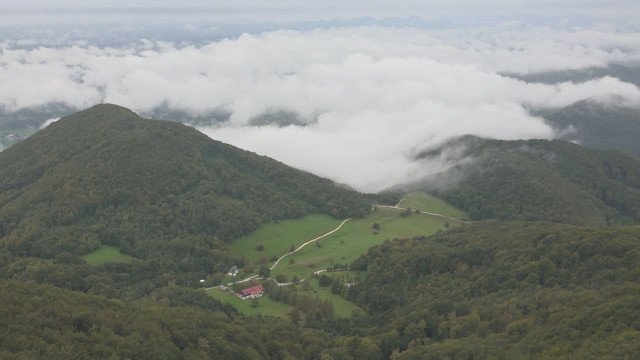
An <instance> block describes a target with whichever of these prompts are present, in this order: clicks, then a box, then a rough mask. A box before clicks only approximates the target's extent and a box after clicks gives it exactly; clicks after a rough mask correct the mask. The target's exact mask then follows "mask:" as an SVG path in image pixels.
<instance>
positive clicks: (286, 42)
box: [0, 24, 640, 191]
mask: <svg viewBox="0 0 640 360" xmlns="http://www.w3.org/2000/svg"><path fill="white" fill-rule="evenodd" d="M638 60H640V34H636V33H618V32H613V31H596V30H573V31H567V30H554V29H550V28H532V27H519V26H517V25H513V24H512V25H508V26H504V25H502V26H497V27H487V28H473V29H464V30H440V31H428V30H419V29H395V28H382V27H363V28H351V29H333V30H315V31H309V32H296V31H275V32H269V33H264V34H261V35H243V36H240V37H238V38H236V39H227V40H223V41H219V42H215V43H211V44H209V45H206V46H201V47H195V46H183V47H177V46H175V45H173V44H171V43H161V42H149V41H142V42H141V43H139V44H136V46H133V47H132V48H129V49H114V48H98V47H90V46H89V47H66V48H38V49H34V50H21V49H14V48H9V49H5V51H4V54H3V55H2V56H0V82H1V83H2V84H3V86H2V87H1V88H0V107H1V108H2V109H3V111H5V112H12V111H20V110H21V109H25V108H30V107H37V106H44V105H46V104H49V103H60V104H65V105H66V106H70V107H72V108H77V109H81V108H84V107H88V106H90V105H93V104H95V103H99V102H109V103H116V104H119V105H122V106H126V107H129V108H131V109H133V110H135V111H138V112H141V113H143V114H153V113H154V111H157V109H159V108H161V109H164V110H165V112H169V113H171V112H174V113H180V112H183V113H185V114H189V116H190V117H191V118H202V117H204V118H206V117H207V116H208V115H207V114H228V115H225V116H222V119H223V120H220V119H221V117H220V116H218V117H215V119H216V120H215V121H211V122H210V124H209V125H203V123H202V122H200V123H199V126H198V128H199V129H200V130H201V131H203V132H204V133H206V134H208V135H210V136H211V137H213V138H215V139H219V140H221V141H225V142H229V143H231V144H234V145H237V146H239V147H241V148H245V149H249V150H252V151H256V152H258V153H261V154H265V155H269V156H271V157H274V158H276V159H278V160H280V161H283V162H285V163H287V164H290V165H292V166H295V167H299V168H303V169H305V170H309V171H312V172H314V173H317V174H320V175H323V176H327V177H330V178H333V179H335V180H337V181H339V182H343V183H347V184H349V185H352V186H354V187H356V188H357V189H359V190H363V191H378V190H381V189H384V188H386V187H389V186H392V185H395V184H397V183H400V182H404V181H411V180H415V179H418V178H420V177H422V176H425V175H427V174H429V173H432V172H433V171H435V170H437V169H441V168H443V167H446V166H447V164H429V165H425V164H421V163H420V162H417V161H415V160H414V159H415V155H416V154H418V153H419V152H421V151H423V150H425V149H429V148H432V147H434V146H436V145H438V144H440V143H442V142H443V141H445V140H447V139H449V138H451V137H455V136H459V135H463V134H474V135H479V136H484V137H491V138H499V139H520V138H552V137H554V136H555V134H554V133H553V131H552V130H551V129H550V128H549V127H548V126H547V125H546V124H545V123H544V122H543V121H542V120H541V119H539V118H535V117H532V116H530V115H529V113H528V112H527V111H526V110H525V109H526V108H530V107H561V106H566V105H569V104H571V103H573V102H576V101H579V100H583V99H585V98H591V97H597V98H599V99H604V98H606V97H615V98H617V99H620V98H622V99H626V100H627V101H628V102H630V103H633V102H636V103H637V101H638V99H640V90H639V89H638V87H636V86H635V85H633V84H629V83H625V82H623V81H620V80H618V79H616V78H612V77H604V78H599V79H594V80H591V81H587V82H583V83H571V82H567V83H561V84H551V85H549V84H535V83H526V82H523V81H519V80H517V79H514V78H510V77H506V76H502V75H500V74H501V73H518V74H526V73H531V72H540V71H552V70H564V69H581V68H586V67H592V66H606V65H607V64H609V63H612V62H629V61H638ZM265 114H276V115H277V114H281V115H282V116H284V115H286V117H287V119H285V120H284V121H277V119H274V121H273V124H271V125H270V124H269V123H270V121H271V120H270V119H273V118H274V117H275V116H273V115H270V116H265ZM288 124H290V125H288Z"/></svg>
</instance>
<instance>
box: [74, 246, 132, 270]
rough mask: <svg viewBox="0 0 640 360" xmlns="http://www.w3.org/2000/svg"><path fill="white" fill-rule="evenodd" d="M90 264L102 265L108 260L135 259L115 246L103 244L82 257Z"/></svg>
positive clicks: (125, 260)
mask: <svg viewBox="0 0 640 360" xmlns="http://www.w3.org/2000/svg"><path fill="white" fill-rule="evenodd" d="M82 258H83V259H84V260H85V261H86V262H87V263H89V264H90V265H102V264H104V263H108V262H129V261H131V260H133V259H135V258H134V257H132V256H129V255H125V254H123V253H121V252H120V249H118V248H117V247H115V246H109V245H102V246H101V247H100V248H99V249H98V250H96V251H94V252H92V253H90V254H87V255H85V256H83V257H82Z"/></svg>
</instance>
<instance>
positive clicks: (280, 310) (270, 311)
mask: <svg viewBox="0 0 640 360" xmlns="http://www.w3.org/2000/svg"><path fill="white" fill-rule="evenodd" d="M310 282H311V289H310V290H302V286H301V285H300V284H298V285H291V286H296V289H297V290H298V293H299V294H300V295H308V296H312V297H317V298H320V299H322V300H328V301H329V302H330V303H331V304H332V305H333V311H334V314H335V316H336V317H349V316H351V315H353V314H354V313H363V311H362V309H360V308H359V307H358V306H356V305H355V304H354V303H352V302H350V301H349V300H347V299H345V298H343V297H342V296H340V295H336V294H334V293H332V292H331V289H329V288H321V287H320V284H319V283H318V279H311V280H310ZM207 294H208V295H209V296H211V297H213V298H214V299H217V300H219V301H220V302H222V303H229V304H231V305H233V306H234V307H235V308H236V309H238V311H240V312H241V313H243V314H245V315H257V314H260V315H263V316H278V317H282V318H287V317H288V313H289V311H290V310H291V309H293V307H292V306H291V305H287V304H285V303H282V302H280V301H276V300H273V299H271V298H270V297H269V296H267V295H265V296H262V297H260V298H258V304H259V305H258V307H252V306H251V300H249V299H247V300H242V299H240V298H239V297H237V296H235V295H233V294H231V293H228V292H224V291H222V290H220V289H219V288H211V289H209V290H208V291H207Z"/></svg>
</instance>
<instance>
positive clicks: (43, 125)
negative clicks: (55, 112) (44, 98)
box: [40, 117, 60, 130]
mask: <svg viewBox="0 0 640 360" xmlns="http://www.w3.org/2000/svg"><path fill="white" fill-rule="evenodd" d="M58 120H60V118H59V117H56V118H51V119H47V120H46V121H45V122H44V123H42V125H40V130H42V129H44V128H46V127H47V126H49V125H51V124H53V123H54V122H56V121H58Z"/></svg>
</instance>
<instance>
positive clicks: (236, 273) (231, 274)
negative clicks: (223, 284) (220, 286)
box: [227, 265, 238, 276]
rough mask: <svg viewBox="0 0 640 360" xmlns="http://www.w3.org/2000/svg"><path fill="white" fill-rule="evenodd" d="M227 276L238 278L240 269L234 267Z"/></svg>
mask: <svg viewBox="0 0 640 360" xmlns="http://www.w3.org/2000/svg"><path fill="white" fill-rule="evenodd" d="M227 275H230V276H236V275H238V267H237V266H235V265H233V266H232V267H231V269H229V271H227Z"/></svg>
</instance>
